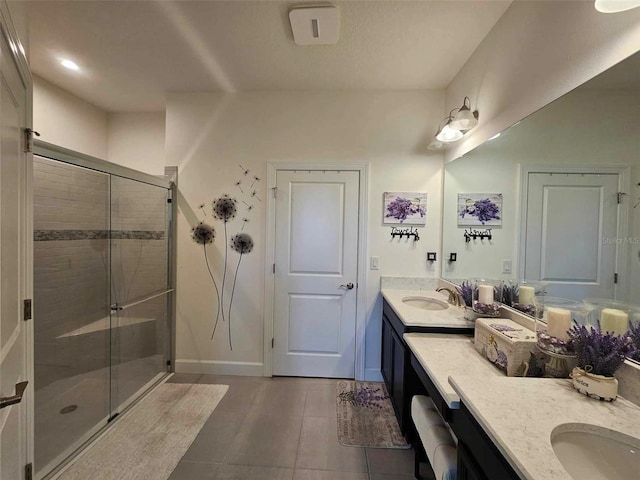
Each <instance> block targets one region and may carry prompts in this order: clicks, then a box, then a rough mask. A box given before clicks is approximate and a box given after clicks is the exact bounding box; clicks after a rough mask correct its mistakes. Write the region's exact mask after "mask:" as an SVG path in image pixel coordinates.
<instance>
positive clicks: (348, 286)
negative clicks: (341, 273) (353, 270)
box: [340, 282, 353, 290]
mask: <svg viewBox="0 0 640 480" xmlns="http://www.w3.org/2000/svg"><path fill="white" fill-rule="evenodd" d="M340 288H346V289H347V290H352V289H353V283H351V282H349V283H347V284H346V285H340Z"/></svg>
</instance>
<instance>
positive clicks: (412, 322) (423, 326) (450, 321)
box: [381, 289, 473, 434]
mask: <svg viewBox="0 0 640 480" xmlns="http://www.w3.org/2000/svg"><path fill="white" fill-rule="evenodd" d="M382 295H383V297H384V303H383V312H382V355H381V356H382V358H381V370H382V377H383V379H384V382H385V384H386V387H387V391H388V392H389V396H390V397H391V403H392V404H393V408H394V410H395V413H396V417H397V418H398V424H399V425H400V428H401V430H402V432H403V433H404V434H408V433H409V432H410V428H409V427H410V425H411V418H410V408H409V405H410V403H411V397H412V395H414V394H416V393H419V390H420V388H421V385H420V383H419V381H418V379H416V378H415V374H414V373H413V371H412V370H411V369H410V368H409V364H410V358H409V349H408V347H407V344H406V343H405V341H404V338H403V336H404V335H405V334H406V333H412V332H420V333H441V334H466V335H473V324H472V323H470V322H468V321H466V320H464V319H462V313H461V310H460V309H459V308H458V307H455V306H453V305H451V306H449V305H448V304H447V295H444V294H442V293H440V292H436V291H433V290H390V289H383V291H382ZM420 299H427V300H424V301H425V302H426V303H427V304H428V303H429V300H428V299H433V300H434V302H433V305H436V306H437V307H436V308H442V307H444V308H442V309H438V310H427V309H423V308H420V307H416V306H415V305H416V304H418V305H419V301H420ZM403 300H404V301H403ZM426 306H427V308H429V307H430V305H426ZM417 390H418V391H417Z"/></svg>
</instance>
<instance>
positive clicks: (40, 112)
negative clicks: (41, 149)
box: [33, 76, 108, 159]
mask: <svg viewBox="0 0 640 480" xmlns="http://www.w3.org/2000/svg"><path fill="white" fill-rule="evenodd" d="M107 122H108V119H107V112H105V111H104V110H101V109H100V108H98V107H96V106H95V105H92V104H91V103H89V102H86V101H84V100H82V99H80V98H78V97H76V96H74V95H72V94H71V93H69V92H67V91H66V90H63V89H61V88H60V87H57V86H55V85H53V84H52V83H49V82H47V81H46V80H44V79H42V78H40V77H37V76H34V77H33V129H34V130H35V131H36V132H39V133H40V138H39V139H40V140H43V141H45V142H48V143H52V144H54V145H58V146H61V147H65V148H69V149H71V150H75V151H77V152H80V153H84V154H86V155H91V156H93V157H97V158H102V159H107V143H108V133H107V126H108V124H107Z"/></svg>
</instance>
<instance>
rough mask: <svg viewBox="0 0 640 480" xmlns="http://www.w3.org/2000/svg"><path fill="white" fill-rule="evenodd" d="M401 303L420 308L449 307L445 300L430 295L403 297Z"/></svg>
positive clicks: (436, 308) (440, 308)
mask: <svg viewBox="0 0 640 480" xmlns="http://www.w3.org/2000/svg"><path fill="white" fill-rule="evenodd" d="M402 303H405V304H407V305H409V306H410V307H413V308H418V309H420V310H446V309H447V308H449V304H448V303H447V302H443V301H442V300H438V299H436V298H431V297H405V298H403V299H402Z"/></svg>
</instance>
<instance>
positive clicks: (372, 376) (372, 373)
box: [364, 368, 382, 382]
mask: <svg viewBox="0 0 640 480" xmlns="http://www.w3.org/2000/svg"><path fill="white" fill-rule="evenodd" d="M364 379H365V381H367V382H382V372H380V369H379V368H365V369H364Z"/></svg>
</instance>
